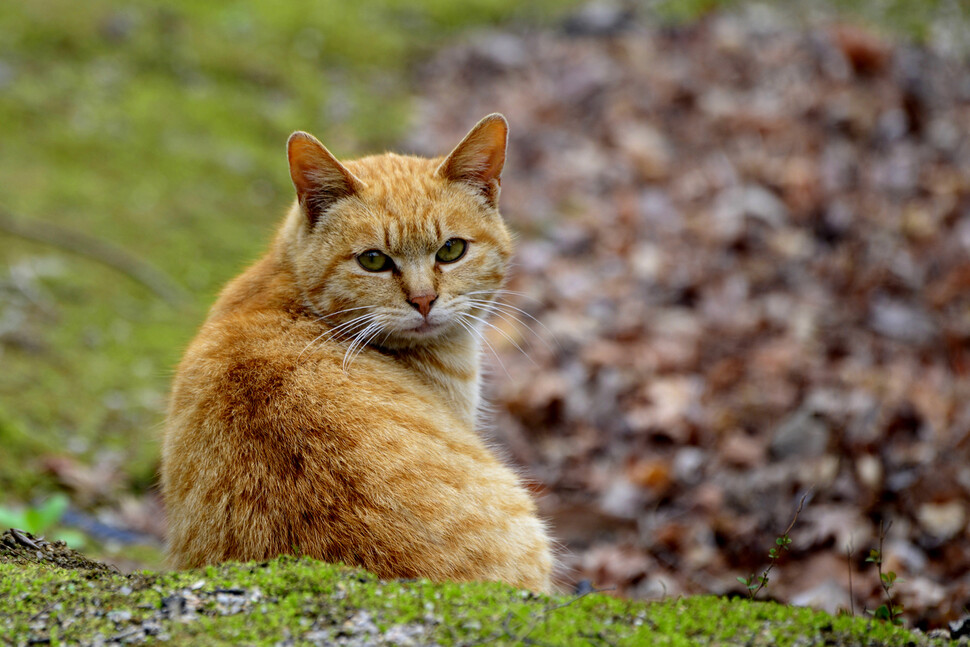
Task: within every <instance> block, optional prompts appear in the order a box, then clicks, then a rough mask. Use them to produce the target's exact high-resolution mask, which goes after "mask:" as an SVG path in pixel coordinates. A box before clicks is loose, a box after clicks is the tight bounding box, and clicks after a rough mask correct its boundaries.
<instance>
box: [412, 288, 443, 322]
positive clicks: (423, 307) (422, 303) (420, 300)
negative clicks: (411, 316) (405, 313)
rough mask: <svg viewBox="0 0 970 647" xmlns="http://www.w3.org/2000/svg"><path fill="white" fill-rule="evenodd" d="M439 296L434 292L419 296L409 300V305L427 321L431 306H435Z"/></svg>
mask: <svg viewBox="0 0 970 647" xmlns="http://www.w3.org/2000/svg"><path fill="white" fill-rule="evenodd" d="M437 298H438V295H437V294H435V293H434V292H430V293H427V294H419V295H417V296H413V297H411V298H409V299H408V303H410V304H411V307H412V308H414V309H415V310H417V311H418V312H420V313H421V316H422V317H424V318H425V319H427V318H428V313H429V312H431V306H433V305H434V302H435V300H436V299H437Z"/></svg>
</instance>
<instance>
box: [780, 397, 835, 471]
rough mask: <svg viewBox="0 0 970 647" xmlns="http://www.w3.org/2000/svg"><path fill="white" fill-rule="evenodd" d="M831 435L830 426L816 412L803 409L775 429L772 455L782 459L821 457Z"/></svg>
mask: <svg viewBox="0 0 970 647" xmlns="http://www.w3.org/2000/svg"><path fill="white" fill-rule="evenodd" d="M830 435H831V432H830V430H829V426H828V424H826V423H825V421H824V420H823V419H822V418H821V417H820V416H818V414H816V413H815V411H814V410H812V409H809V408H806V407H802V408H801V409H799V410H798V411H796V412H795V413H793V414H792V415H791V416H789V417H788V418H786V419H785V420H784V421H783V422H782V423H781V424H780V425H778V427H777V428H776V429H775V433H774V435H773V437H772V439H771V453H772V455H773V456H775V457H777V458H780V459H785V458H794V457H798V458H812V457H817V456H821V455H822V454H823V453H825V450H826V449H827V448H828V445H829V436H830Z"/></svg>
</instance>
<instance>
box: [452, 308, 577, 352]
mask: <svg viewBox="0 0 970 647" xmlns="http://www.w3.org/2000/svg"><path fill="white" fill-rule="evenodd" d="M468 302H469V303H471V304H473V305H475V306H477V307H479V308H481V309H482V310H485V311H487V312H488V313H489V314H495V315H498V316H499V317H501V318H502V319H505V320H506V321H509V319H507V318H506V317H505V316H503V315H508V317H511V319H512V320H513V321H515V323H517V324H519V325H521V326H523V327H524V328H525V329H526V330H528V331H529V332H530V333H532V334H533V335H534V336H535V338H536V339H538V340H539V341H540V342H542V345H543V346H545V347H546V348H547V349H548V350H550V351H553V350H554V349H553V348H552V346H550V345H549V342H547V341H546V339H545V338H544V337H543V336H542V335H540V334H539V333H537V332H536V331H535V329H533V328H532V326H530V325H529V324H528V323H526V322H525V321H523V320H522V319H521V318H520V317H519V316H518V314H516V313H520V314H522V315H525V316H526V317H528V318H529V319H532V320H533V321H534V322H536V323H537V324H539V325H540V326H541V327H542V329H543V330H545V331H546V332H547V333H548V334H549V337H551V338H552V340H553V341H556V337H555V335H553V334H552V331H551V330H549V328H547V327H546V325H545V324H544V323H542V322H541V321H539V320H538V319H536V318H535V317H533V316H532V315H530V314H529V313H528V312H526V311H525V310H523V309H521V308H516V307H515V306H513V305H509V304H508V303H502V302H500V301H482V300H479V299H468ZM558 344H559V343H558V342H556V345H558Z"/></svg>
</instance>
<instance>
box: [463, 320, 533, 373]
mask: <svg viewBox="0 0 970 647" xmlns="http://www.w3.org/2000/svg"><path fill="white" fill-rule="evenodd" d="M462 314H464V315H465V316H466V317H471V318H472V319H474V320H475V321H480V322H482V323H483V324H485V325H486V326H488V327H489V328H491V329H492V330H495V331H496V332H498V333H499V334H500V335H502V336H503V337H505V338H506V339H508V340H509V343H511V344H512V345H513V346H515V348H516V349H517V350H518V351H519V352H520V353H522V354H523V355H525V357H526V359H528V360H529V361H530V362H532V365H533V366H535V367H537V368H538V364H536V363H535V360H534V359H532V358H531V357H529V354H528V353H527V352H525V351H524V350H522V347H521V346H519V344H518V343H517V342H516V341H515V340H514V339H512V336H511V335H509V334H508V333H507V332H505V331H504V330H502V329H501V328H499V327H498V326H496V325H495V324H493V323H491V322H490V321H488V320H487V319H482V318H481V317H476V316H475V315H473V314H469V313H467V312H464V313H462Z"/></svg>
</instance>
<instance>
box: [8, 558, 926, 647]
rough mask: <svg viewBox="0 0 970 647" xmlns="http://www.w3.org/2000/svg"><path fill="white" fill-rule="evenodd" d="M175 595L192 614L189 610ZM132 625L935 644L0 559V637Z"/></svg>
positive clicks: (905, 637)
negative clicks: (189, 611)
mask: <svg viewBox="0 0 970 647" xmlns="http://www.w3.org/2000/svg"><path fill="white" fill-rule="evenodd" d="M257 591H258V592H257ZM220 595H221V596H222V597H220ZM179 599H181V600H183V601H184V602H183V603H181V604H183V605H186V606H187V607H191V608H192V609H194V610H195V611H194V612H193V613H185V612H184V609H185V607H184V606H179V605H177V604H175V602H177V601H178V600H179ZM234 601H235V602H234ZM176 608H181V609H182V610H183V612H182V613H181V614H175V613H174V612H173V611H172V609H176ZM153 623H155V624H153ZM141 627H149V628H150V629H151V630H152V631H155V632H156V634H155V635H159V634H161V635H164V636H166V637H167V644H173V645H189V644H198V641H199V640H200V638H201V637H202V636H205V641H206V644H275V643H276V642H277V641H278V640H280V639H282V638H284V637H291V638H293V639H296V640H298V641H299V640H300V639H303V640H310V639H312V638H314V637H316V639H317V640H323V639H326V640H329V641H331V642H330V643H328V644H333V642H334V641H336V640H338V639H343V640H345V641H347V642H348V643H349V642H352V639H353V638H355V637H356V638H358V639H361V638H363V639H364V640H363V643H365V644H372V643H375V644H376V640H377V638H378V637H379V636H384V637H387V636H392V635H410V636H412V638H414V639H416V644H440V645H455V644H481V643H482V642H487V643H488V644H496V645H519V644H534V645H575V644H590V645H597V644H601V645H752V646H759V645H764V646H767V645H778V646H779V647H785V646H789V645H813V644H818V645H821V644H826V645H840V644H849V645H867V644H872V645H875V644H878V645H885V646H888V647H891V646H893V645H930V644H943V642H942V641H935V642H934V641H930V640H928V639H927V638H926V637H925V636H921V635H918V634H913V633H911V632H909V631H906V630H905V629H902V628H899V627H895V626H893V625H892V624H891V623H885V622H879V621H876V620H873V619H871V618H866V617H848V616H839V617H832V616H829V615H827V614H825V613H821V612H817V611H812V610H810V609H805V608H792V607H786V606H783V605H779V604H774V603H769V602H754V601H750V600H743V599H724V598H715V597H710V596H699V597H693V598H687V599H681V598H676V599H673V598H672V599H668V600H663V601H660V602H653V603H644V602H632V601H624V600H618V599H616V598H612V597H609V596H605V595H601V594H590V595H585V596H539V595H534V594H531V593H528V592H525V591H520V590H516V589H513V588H511V587H508V586H505V585H501V584H492V583H470V584H454V583H446V584H432V583H430V582H428V581H426V580H417V581H390V582H382V581H380V580H378V579H376V578H375V577H374V576H373V575H370V574H369V573H366V572H364V571H359V570H355V569H350V568H346V567H343V566H339V565H330V564H325V563H322V562H316V561H313V560H309V559H296V558H290V557H286V558H280V559H277V560H273V561H271V562H265V563H258V564H255V563H254V564H224V565H222V566H219V567H208V568H205V569H199V570H194V571H186V572H182V573H152V572H147V571H146V572H141V573H135V574H132V575H128V576H123V575H118V574H113V573H110V572H103V571H87V570H77V571H73V570H65V569H61V568H56V567H51V566H46V565H39V564H12V563H3V559H0V635H6V636H9V637H11V638H12V639H13V640H11V642H13V643H14V644H18V643H20V644H26V643H27V641H28V640H30V639H35V640H44V639H47V638H49V639H51V641H52V642H54V640H55V639H56V640H60V641H64V642H70V643H74V642H82V643H89V642H93V641H94V640H95V638H96V636H97V635H99V634H100V635H101V636H104V637H111V636H118V635H121V634H124V633H125V632H137V631H138V630H139V628H141Z"/></svg>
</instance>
